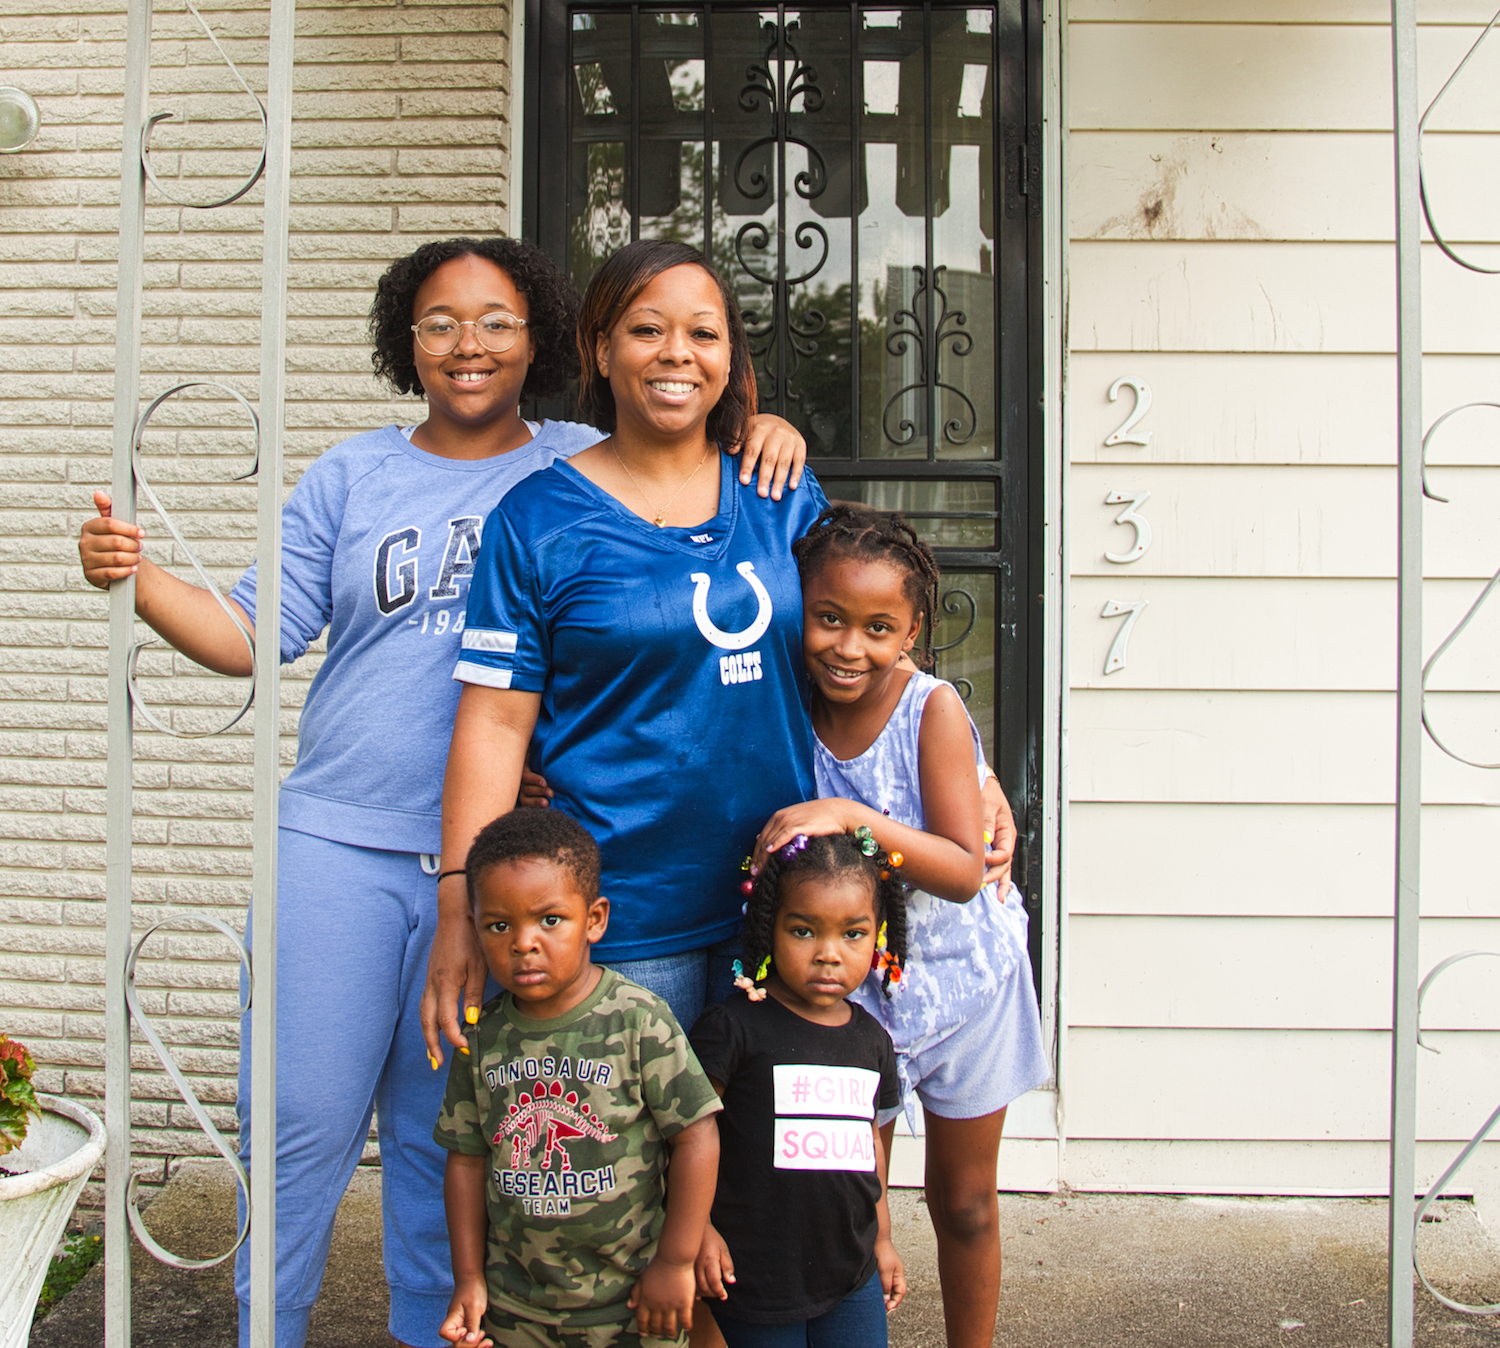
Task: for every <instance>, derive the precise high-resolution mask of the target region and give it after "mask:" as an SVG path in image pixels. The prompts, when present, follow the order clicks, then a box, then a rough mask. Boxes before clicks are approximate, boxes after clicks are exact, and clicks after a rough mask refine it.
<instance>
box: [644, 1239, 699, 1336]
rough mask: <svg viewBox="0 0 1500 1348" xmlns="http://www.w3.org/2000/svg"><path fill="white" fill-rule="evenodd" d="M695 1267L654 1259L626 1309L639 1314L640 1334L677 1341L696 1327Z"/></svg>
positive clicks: (648, 1265)
mask: <svg viewBox="0 0 1500 1348" xmlns="http://www.w3.org/2000/svg"><path fill="white" fill-rule="evenodd" d="M697 1290H698V1289H697V1284H696V1282H695V1281H694V1279H693V1265H692V1264H690V1263H688V1264H674V1263H669V1262H667V1261H666V1260H664V1259H661V1258H659V1257H658V1258H656V1259H653V1260H652V1261H651V1262H650V1263H649V1264H647V1265H646V1271H645V1272H644V1273H642V1274H641V1276H640V1277H639V1278H638V1279H637V1280H636V1284H635V1287H634V1288H633V1289H632V1290H631V1293H630V1300H629V1301H628V1302H626V1305H628V1306H629V1307H630V1309H631V1310H633V1311H634V1312H635V1327H636V1332H637V1333H639V1334H648V1335H651V1336H652V1337H654V1338H660V1339H674V1338H676V1337H677V1335H678V1334H679V1333H681V1332H682V1331H683V1330H685V1329H691V1328H692V1327H693V1298H694V1296H696V1295H697Z"/></svg>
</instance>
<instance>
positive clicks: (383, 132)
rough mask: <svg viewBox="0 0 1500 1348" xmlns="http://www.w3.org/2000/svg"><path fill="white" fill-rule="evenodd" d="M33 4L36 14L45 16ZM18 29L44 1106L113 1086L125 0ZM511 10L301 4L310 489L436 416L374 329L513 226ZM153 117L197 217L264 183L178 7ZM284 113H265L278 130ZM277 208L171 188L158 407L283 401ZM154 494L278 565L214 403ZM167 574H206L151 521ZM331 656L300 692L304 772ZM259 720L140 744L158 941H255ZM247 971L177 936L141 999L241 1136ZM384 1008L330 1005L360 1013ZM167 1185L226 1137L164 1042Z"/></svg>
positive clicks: (3, 757) (22, 674)
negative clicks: (104, 570)
mask: <svg viewBox="0 0 1500 1348" xmlns="http://www.w3.org/2000/svg"><path fill="white" fill-rule="evenodd" d="M8 8H9V9H10V10H12V11H14V10H17V9H20V8H21V4H20V3H19V0H18V3H15V4H12V5H10V6H8ZM25 8H26V11H27V12H26V13H25V14H17V15H15V16H13V17H12V16H6V17H0V83H4V84H14V85H17V86H19V87H21V88H23V89H26V90H28V91H29V92H31V93H32V94H33V95H34V96H35V97H36V98H37V100H38V102H39V104H40V106H41V113H42V132H41V135H40V137H39V138H38V140H37V141H36V142H35V143H34V145H33V146H32V147H31V148H30V149H28V150H27V151H25V152H23V153H21V154H15V155H5V156H0V370H3V371H4V373H3V374H0V647H3V655H0V659H3V662H4V663H3V671H0V781H3V783H4V786H3V792H0V866H3V878H0V1029H3V1030H5V1031H7V1032H8V1033H11V1034H13V1035H16V1036H17V1037H20V1038H22V1039H24V1040H26V1041H27V1042H28V1043H29V1044H30V1046H31V1048H32V1049H33V1051H34V1052H35V1054H36V1057H37V1060H38V1062H39V1064H40V1068H39V1073H38V1083H39V1084H40V1085H41V1086H42V1087H43V1088H44V1089H47V1090H54V1091H65V1092H66V1093H67V1094H69V1095H72V1096H74V1097H77V1098H80V1099H82V1100H85V1101H87V1100H89V1099H90V1098H97V1097H100V1096H102V1093H103V1073H102V1051H101V1046H100V1037H101V1032H102V1023H103V982H104V970H103V965H102V962H101V958H100V952H101V949H102V942H103V904H102V896H103V888H104V876H103V866H104V846H103V838H104V817H103V810H104V801H103V783H104V762H103V756H104V739H105V737H104V728H105V708H104V702H105V681H104V674H105V654H106V652H105V648H106V622H105V617H106V609H107V601H106V600H105V597H104V596H103V595H102V594H101V593H99V592H98V591H96V590H93V589H90V588H88V587H87V586H86V585H85V584H84V582H83V580H82V577H81V574H80V573H79V571H78V566H77V553H76V549H75V543H74V540H75V538H76V536H77V532H78V528H79V526H80V524H81V523H82V522H83V521H84V520H85V519H86V518H87V517H88V516H89V515H91V514H92V513H93V507H92V505H91V503H90V493H91V491H92V490H93V488H94V487H95V486H99V485H103V484H107V482H108V480H109V472H110V465H109V451H110V423H111V416H112V400H113V393H114V383H113V368H114V350H113V348H114V336H115V333H114V317H113V314H114V304H115V282H116V270H115V252H116V234H117V229H118V218H119V216H118V205H117V201H118V177H119V169H120V126H119V122H120V106H121V104H120V93H121V89H122V86H123V70H122V62H123V58H124V41H123V38H124V22H125V19H124V9H125V6H124V3H123V0H26V2H25ZM205 13H206V17H207V18H208V20H209V22H210V23H211V24H212V25H213V27H214V28H215V30H216V31H217V32H218V33H219V34H220V35H221V36H222V37H223V39H224V41H225V45H226V47H227V49H228V51H229V52H230V54H231V56H232V57H233V58H234V59H235V61H236V62H238V63H239V64H240V68H241V69H242V70H243V71H244V73H245V75H246V78H247V79H248V80H249V81H250V83H251V85H252V87H256V88H260V89H263V88H264V80H265V71H264V65H263V62H264V60H265V45H266V44H265V28H266V12H265V7H264V5H263V4H260V3H243V4H231V5H229V6H226V7H215V8H211V9H208V10H206V11H205ZM508 29H509V16H508V10H507V8H506V7H505V6H504V5H503V4H494V3H488V4H485V3H481V4H465V3H462V0H452V2H450V0H442V3H434V4H420V3H417V4H411V3H408V4H403V5H395V4H390V3H345V2H344V0H339V3H324V4H318V3H316V0H314V2H313V3H308V4H303V5H300V6H299V8H298V15H297V33H298V38H297V48H296V60H297V68H296V78H295V95H294V99H293V116H294V124H293V132H292V141H293V153H292V185H291V199H292V210H291V227H292V233H291V240H290V254H291V269H290V296H289V303H290V311H291V317H290V320H289V322H288V325H287V336H288V353H287V363H288V369H289V394H288V406H287V417H286V421H287V453H288V458H289V465H288V474H287V480H288V484H290V483H291V482H293V481H295V479H296V477H297V476H298V475H299V474H300V472H301V470H302V469H303V468H304V467H305V466H306V464H307V463H309V462H310V461H311V460H312V458H313V457H315V456H316V455H317V454H319V453H320V452H321V451H322V450H323V449H325V448H326V447H328V446H329V445H331V444H333V443H335V442H336V441H338V440H340V439H342V438H344V437H345V436H347V435H349V434H352V433H354V432H356V431H359V430H362V429H366V428H369V427H372V426H378V425H381V424H384V423H388V422H390V421H392V420H397V419H404V420H415V419H420V415H421V414H420V411H419V410H418V409H417V407H416V406H415V404H413V403H410V402H407V403H406V404H404V405H403V404H397V403H394V402H393V401H392V400H391V399H390V398H389V397H388V396H387V394H386V392H385V391H384V390H382V389H381V388H379V387H378V386H377V385H376V384H375V382H374V380H373V379H372V377H371V374H370V364H369V352H368V347H367V344H366V340H365V335H364V316H365V313H366V312H367V310H368V308H369V304H370V298H371V294H372V289H373V284H374V281H375V278H376V277H377V276H378V275H379V274H380V272H381V271H382V270H383V268H384V267H385V266H386V265H387V263H389V261H390V260H391V259H392V258H394V257H396V256H398V255H400V254H402V253H405V252H408V251H410V249H412V248H413V247H415V246H416V245H417V244H418V243H420V242H422V241H423V240H425V239H427V238H431V237H441V236H443V235H448V234H453V233H459V232H465V231H468V232H475V231H479V232H497V231H500V230H502V229H503V228H504V226H505V223H506V221H507V220H508V218H509V205H510V203H509V185H508V182H507V178H506V174H507V171H508V162H509V161H508V146H509V143H510V124H509V120H508V111H509V109H508V103H507V98H506V93H505V91H506V90H507V88H508V87H509V85H510V71H509V67H508V64H507V61H508V57H509V52H510V41H509V32H508ZM151 88H152V95H151V110H152V111H153V112H161V111H168V110H172V111H174V112H176V113H177V114H178V115H177V118H176V119H174V121H171V122H168V123H166V124H164V125H163V126H161V127H160V128H159V129H158V131H157V133H156V136H155V139H154V141H153V144H154V146H155V147H156V149H155V153H154V162H155V165H156V169H157V172H158V173H159V174H161V175H163V176H165V177H169V178H172V179H173V180H174V190H175V191H177V192H178V193H179V194H182V195H188V196H191V197H192V198H193V199H197V200H203V199H208V198H210V197H211V196H212V195H214V194H215V193H216V192H222V191H227V190H228V189H229V188H230V186H232V184H233V183H234V181H235V180H236V178H237V177H238V175H240V174H242V173H245V172H248V171H249V169H250V168H251V167H252V166H253V164H254V160H255V152H254V150H253V149H250V148H247V147H250V146H251V145H253V144H256V143H258V141H256V139H255V137H256V135H257V134H258V130H257V127H256V125H255V124H252V123H251V122H249V121H247V120H246V112H247V110H248V102H247V100H246V99H245V98H244V95H243V93H241V92H239V91H238V90H237V89H236V88H235V86H234V84H233V82H232V80H231V78H230V76H229V75H228V74H227V73H226V72H225V71H224V69H223V68H222V66H221V65H220V63H219V62H218V58H217V57H216V56H215V54H214V52H213V50H212V48H211V47H210V46H209V44H208V43H207V42H206V41H204V40H202V39H201V37H199V36H197V29H196V27H195V25H194V24H193V22H192V19H191V17H190V16H188V15H186V14H184V13H183V12H182V11H181V8H180V7H178V8H176V9H171V8H170V7H169V8H167V9H165V10H164V9H162V8H161V7H158V12H157V14H156V17H155V31H154V42H153V47H152V70H151ZM252 115H253V114H252ZM261 200H262V193H261V189H259V188H257V189H255V190H253V191H252V192H251V194H250V195H249V196H247V197H246V198H245V199H244V200H242V201H241V202H239V203H237V204H236V205H233V206H230V207H225V208H222V209H220V210H216V211H193V210H187V209H183V208H181V207H178V206H176V205H172V204H170V203H167V202H166V201H165V200H164V198H162V197H161V196H160V195H159V194H157V193H156V192H155V191H154V190H153V189H148V193H147V202H148V209H147V234H146V269H145V294H144V306H145V322H144V334H143V337H144V349H143V352H142V371H143V373H142V381H141V383H142V392H143V395H144V396H145V397H147V398H149V397H152V396H154V395H155V394H156V393H159V392H161V391H162V390H164V389H165V388H167V387H168V386H169V385H170V384H172V383H175V382H178V381H179V380H183V379H189V378H195V377H198V378H216V379H221V380H224V381H225V382H227V383H229V384H231V385H232V386H233V387H235V388H237V389H238V390H239V391H240V392H242V393H243V394H245V395H246V396H247V397H248V398H250V400H251V401H252V403H253V402H254V400H255V398H256V396H257V392H258V384H259V374H258V364H259V357H260V348H259V314H260V291H259V285H260V256H261V237H260V228H261V211H260V206H259V204H258V203H259V202H260V201H261ZM154 425H155V426H156V427H158V428H160V429H158V430H155V431H153V433H152V436H151V437H150V440H149V442H148V450H149V453H148V456H147V471H148V473H149V474H150V475H151V476H152V479H153V481H154V482H155V483H156V484H157V485H158V487H159V489H160V492H161V495H162V497H163V498H164V500H165V501H166V503H167V504H168V506H169V507H170V508H172V509H173V510H174V511H175V512H176V517H177V520H178V523H179V525H180V527H181V528H182V530H183V532H184V534H185V535H186V536H187V537H188V538H189V540H190V541H191V542H192V543H193V545H194V547H195V548H196V549H197V550H198V552H199V555H200V556H201V557H202V558H203V560H204V561H205V562H206V563H207V564H208V565H209V567H210V568H211V570H212V571H213V573H214V574H215V575H216V576H217V578H218V579H219V580H220V581H221V583H224V584H228V583H230V582H232V581H233V579H234V578H235V577H236V576H237V575H238V573H239V571H240V569H241V568H242V567H243V566H244V565H245V564H246V563H247V562H248V561H249V560H250V559H251V555H252V553H253V540H254V533H255V520H254V494H253V493H254V488H253V486H248V485H245V484H235V483H232V482H231V481H230V479H231V478H232V477H233V475H234V474H236V473H239V472H242V471H244V469H245V467H246V466H247V464H246V460H245V457H244V451H245V449H246V447H247V440H248V437H247V436H246V434H245V433H244V429H243V419H242V414H241V413H239V412H238V410H237V409H235V408H233V407H231V406H230V405H229V404H228V403H226V402H223V401H217V400H213V399H211V398H208V399H206V398H203V397H201V396H197V395H189V396H188V397H187V398H186V399H182V400H179V401H177V402H176V403H174V404H171V405H169V406H167V407H165V408H163V410H162V412H161V413H160V414H159V416H158V417H157V419H156V421H155V423H154ZM142 523H143V524H144V526H145V527H146V529H147V532H148V540H149V541H148V551H149V552H150V554H151V555H152V556H154V557H155V558H156V559H157V560H170V561H172V562H175V563H176V564H177V569H178V570H179V572H181V573H183V574H188V575H190V572H188V569H187V568H186V567H185V566H183V565H181V563H182V561H183V559H182V558H181V557H174V556H173V555H172V549H171V548H170V546H169V545H167V546H164V545H163V543H162V541H161V540H163V539H165V538H166V533H165V530H164V529H163V528H162V527H161V525H160V524H159V522H158V521H156V520H155V519H154V518H152V517H151V516H150V515H149V514H147V515H143V517H142ZM317 663H318V657H317V655H316V654H315V653H314V654H312V655H310V656H308V657H307V658H305V659H304V660H302V661H300V662H299V663H298V664H297V665H296V666H295V667H293V668H292V669H290V670H289V671H288V672H287V676H286V684H285V685H284V692H283V697H284V705H285V707H286V715H285V718H284V721H283V729H284V731H285V735H286V738H285V741H284V744H283V763H284V765H287V766H289V765H290V763H291V761H292V755H293V752H294V735H295V731H296V719H297V718H296V708H297V707H298V706H299V705H300V703H301V700H302V698H303V697H304V696H305V693H306V689H307V681H308V679H309V678H310V677H311V675H312V673H313V672H314V671H315V670H316V667H317ZM141 669H142V672H143V675H145V676H146V677H145V678H144V680H143V682H144V684H145V685H146V687H147V690H148V696H149V697H150V698H151V699H152V701H153V703H154V705H155V706H156V707H157V708H158V709H159V711H160V713H161V714H162V715H164V716H165V717H168V718H170V721H171V722H172V723H173V724H174V725H176V726H177V727H178V728H186V729H191V728H204V727H206V726H207V725H208V724H209V723H211V722H212V721H213V720H215V719H216V718H223V717H225V716H226V715H227V714H228V711H229V710H230V709H231V708H232V707H233V706H234V705H235V704H236V703H237V702H238V699H239V697H240V695H241V692H242V685H241V684H240V683H239V682H238V681H236V680H229V679H221V678H218V677H216V676H212V675H208V674H206V673H205V672H204V671H203V670H201V669H199V668H198V667H197V666H195V665H193V664H191V663H190V662H188V661H186V660H184V659H182V658H180V657H174V656H173V655H171V654H170V653H169V652H167V651H165V650H164V649H163V648H162V647H161V646H160V645H159V644H158V645H157V646H155V647H150V648H148V650H147V653H146V654H145V655H144V656H143V658H142V662H141ZM248 724H249V723H248V720H247V721H246V722H245V723H244V724H243V725H242V726H241V727H238V728H237V729H236V730H235V731H233V732H231V733H230V734H228V735H225V736H223V737H221V738H218V739H212V740H206V741H200V742H187V741H183V740H175V739H171V738H168V737H166V736H162V735H159V734H157V733H155V732H153V731H150V730H149V729H147V728H146V727H144V726H140V725H138V729H137V738H136V746H135V748H136V767H135V785H136V792H135V839H136V847H135V852H134V864H135V876H136V878H135V897H136V901H137V904H138V905H139V906H138V907H137V909H136V920H137V923H138V926H139V928H140V929H142V930H143V929H144V928H145V926H146V925H148V924H149V923H152V922H155V921H157V920H159V919H161V918H164V917H167V916H169V915H172V914H177V913H190V912H198V911H204V912H210V913H214V914H216V915H218V916H219V917H221V918H223V919H224V920H226V921H228V922H230V923H231V924H232V925H234V926H236V927H238V926H240V925H241V924H242V923H243V920H244V909H245V903H246V901H247V899H248V894H249V881H248V876H249V851H248V847H249V813H250V794H249V784H250V759H251V745H250V738H249V732H248ZM237 980H238V975H237V971H236V966H235V964H234V962H233V960H232V958H231V952H230V951H229V950H228V949H227V948H226V945H225V943H224V942H223V941H221V940H219V939H218V938H216V937H211V936H208V935H205V934H203V933H201V932H195V931H192V930H184V931H173V932H168V933H161V934H158V935H157V936H156V937H153V938H152V943H151V945H150V946H148V947H147V957H146V958H144V959H143V960H142V963H141V966H140V969H139V981H140V986H141V989H142V999H143V1001H144V1003H145V1005H146V1007H147V1009H148V1011H150V1012H151V1013H153V1014H154V1015H155V1016H156V1017H157V1024H158V1026H159V1027H160V1028H161V1030H162V1033H163V1034H164V1036H165V1038H166V1039H167V1041H168V1042H169V1044H171V1045H172V1046H173V1047H174V1049H175V1050H176V1052H177V1059H178V1062H179V1063H180V1064H181V1065H182V1067H183V1068H184V1070H185V1071H186V1072H187V1073H188V1074H189V1076H190V1077H192V1079H193V1080H194V1082H195V1084H196V1087H197V1089H198V1091H199V1093H200V1094H201V1096H202V1097H203V1099H204V1100H205V1101H206V1102H208V1104H209V1106H210V1111H211V1113H212V1114H213V1116H214V1118H215V1120H216V1122H217V1123H218V1124H219V1126H220V1127H221V1128H224V1129H226V1130H230V1129H232V1128H233V1125H234V1115H233V1100H234V1072H235V1065H236V1060H237V1046H238V1034H237V1024H236V1008H237V994H236V991H235V990H236V987H237ZM356 991H357V990H354V989H338V988H331V989H330V1013H331V1014H336V1013H338V1011H339V1008H340V1007H341V1006H345V1005H346V999H347V998H348V997H350V996H353V995H355V994H356ZM134 1064H135V1068H136V1075H135V1078H134V1095H135V1101H136V1103H135V1105H134V1111H133V1112H134V1118H135V1122H136V1124H137V1126H138V1127H139V1129H140V1131H139V1132H138V1133H137V1134H136V1137H135V1151H136V1165H137V1168H139V1169H140V1170H141V1171H142V1172H143V1173H144V1174H145V1175H146V1176H147V1178H150V1179H157V1180H159V1179H160V1178H161V1176H162V1174H163V1167H164V1164H165V1162H166V1159H167V1158H168V1157H170V1156H173V1155H179V1154H185V1153H194V1154H195V1153H203V1152H204V1151H205V1150H206V1143H205V1140H204V1138H203V1137H202V1136H201V1135H200V1134H199V1133H198V1132H197V1131H196V1129H195V1126H194V1125H193V1122H192V1120H191V1118H190V1116H189V1115H188V1113H187V1111H186V1109H185V1107H184V1106H182V1105H181V1104H180V1103H179V1102H178V1100H177V1096H176V1094H175V1092H174V1090H173V1088H172V1087H171V1085H170V1083H169V1082H168V1081H167V1079H166V1077H165V1075H164V1074H163V1073H162V1072H161V1071H160V1070H159V1068H158V1067H157V1065H156V1063H155V1060H154V1057H153V1055H152V1054H151V1053H150V1051H149V1049H148V1048H147V1046H146V1045H145V1044H144V1043H138V1044H137V1045H136V1048H135V1058H134Z"/></svg>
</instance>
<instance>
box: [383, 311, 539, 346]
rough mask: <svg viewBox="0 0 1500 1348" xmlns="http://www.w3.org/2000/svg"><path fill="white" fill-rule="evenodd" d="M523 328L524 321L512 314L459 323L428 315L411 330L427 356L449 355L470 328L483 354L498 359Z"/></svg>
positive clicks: (488, 315) (496, 314) (446, 317)
mask: <svg viewBox="0 0 1500 1348" xmlns="http://www.w3.org/2000/svg"><path fill="white" fill-rule="evenodd" d="M525 326H526V320H525V319H524V318H517V317H516V316H515V315H514V314H507V313H493V314H485V315H484V317H483V318H466V319H464V320H463V322H461V323H460V322H459V321H458V319H456V318H449V317H448V316H447V315H446V314H431V315H429V316H428V317H426V318H424V319H423V320H422V321H421V322H420V323H413V324H412V325H411V330H412V331H413V332H414V333H416V334H417V345H418V346H420V347H421V348H422V350H424V351H425V352H426V353H427V354H428V355H429V356H446V355H450V354H451V353H452V352H453V350H454V349H455V348H456V347H457V346H458V343H459V339H460V338H461V337H462V336H463V330H464V329H465V328H473V329H474V336H475V337H477V338H478V339H479V345H480V346H482V347H483V348H484V349H485V350H486V351H492V352H494V354H496V355H499V354H500V353H501V352H502V351H509V350H510V349H511V347H513V346H514V345H515V344H516V338H517V337H519V336H520V335H521V329H522V328H524V327H525Z"/></svg>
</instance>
